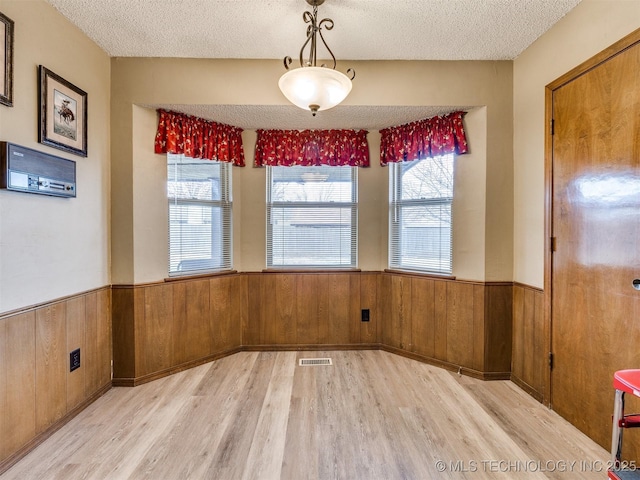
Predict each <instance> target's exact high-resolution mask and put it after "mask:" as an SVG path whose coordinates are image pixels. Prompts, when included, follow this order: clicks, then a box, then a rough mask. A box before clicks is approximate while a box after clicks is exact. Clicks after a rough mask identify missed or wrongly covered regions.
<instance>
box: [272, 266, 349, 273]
mask: <svg viewBox="0 0 640 480" xmlns="http://www.w3.org/2000/svg"><path fill="white" fill-rule="evenodd" d="M360 271H361V270H360V269H359V268H291V267H285V268H265V269H263V270H262V273H357V272H360Z"/></svg>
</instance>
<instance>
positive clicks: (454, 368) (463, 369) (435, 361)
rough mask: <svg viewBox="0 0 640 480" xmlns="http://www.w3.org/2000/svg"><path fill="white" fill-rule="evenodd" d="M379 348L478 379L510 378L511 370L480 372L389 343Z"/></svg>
mask: <svg viewBox="0 0 640 480" xmlns="http://www.w3.org/2000/svg"><path fill="white" fill-rule="evenodd" d="M379 348H380V350H384V351H385V352H389V353H393V354H396V355H400V356H402V357H406V358H410V359H412V360H416V361H418V362H422V363H428V364H429V365H433V366H435V367H440V368H444V369H445V370H449V371H451V372H457V373H459V374H461V375H466V376H468V377H472V378H477V379H479V380H509V379H510V378H511V372H481V371H479V370H474V369H472V368H468V367H463V366H461V365H456V364H453V363H449V362H445V361H443V360H438V359H437V358H432V357H427V356H424V355H420V354H418V353H414V352H408V351H406V350H402V349H401V348H396V347H390V346H389V345H383V344H380V345H379Z"/></svg>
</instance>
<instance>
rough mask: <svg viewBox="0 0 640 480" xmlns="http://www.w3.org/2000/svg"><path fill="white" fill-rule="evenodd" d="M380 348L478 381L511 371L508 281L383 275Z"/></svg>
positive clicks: (497, 376) (507, 373) (508, 373)
mask: <svg viewBox="0 0 640 480" xmlns="http://www.w3.org/2000/svg"><path fill="white" fill-rule="evenodd" d="M381 276H382V279H381V284H382V285H383V291H384V292H385V295H384V296H382V295H381V298H384V299H385V301H384V304H383V305H382V306H381V311H382V312H384V313H383V314H382V319H381V320H382V323H383V326H382V335H381V336H380V343H381V344H382V347H383V348H385V349H387V350H388V351H392V352H394V353H399V354H402V355H407V356H409V357H411V358H418V359H423V360H425V361H429V362H431V363H434V364H437V365H440V366H445V367H447V368H450V369H456V367H457V368H459V369H460V370H461V371H463V372H465V373H469V374H472V375H474V376H476V377H479V378H508V377H509V375H510V371H511V303H512V302H511V289H512V283H511V282H487V283H484V282H469V281H457V280H452V279H439V278H434V277H426V276H420V275H416V274H407V273H397V272H385V273H383V274H382V275H381Z"/></svg>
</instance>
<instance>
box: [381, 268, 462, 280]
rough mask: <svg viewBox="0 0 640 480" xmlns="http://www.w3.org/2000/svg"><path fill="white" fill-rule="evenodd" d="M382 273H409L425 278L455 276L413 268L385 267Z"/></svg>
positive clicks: (443, 278)
mask: <svg viewBox="0 0 640 480" xmlns="http://www.w3.org/2000/svg"><path fill="white" fill-rule="evenodd" d="M384 273H393V274H394V275H411V276H414V277H426V278H437V279H438V280H455V279H456V277H455V276H453V275H446V274H444V273H442V274H440V273H429V272H416V271H414V270H392V269H388V268H385V269H384Z"/></svg>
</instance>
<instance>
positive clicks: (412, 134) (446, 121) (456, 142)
mask: <svg viewBox="0 0 640 480" xmlns="http://www.w3.org/2000/svg"><path fill="white" fill-rule="evenodd" d="M464 115H465V112H454V113H450V114H448V115H444V116H441V117H432V118H427V119H425V120H419V121H417V122H412V123H407V124H405V125H400V126H399V127H389V128H385V129H383V130H380V136H381V137H380V165H386V164H387V163H393V162H408V161H411V160H416V159H418V158H425V157H437V156H440V155H447V154H450V153H455V154H457V155H461V154H463V153H467V150H468V147H467V138H466V135H465V133H464V127H463V125H462V118H463V117H464Z"/></svg>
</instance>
